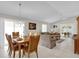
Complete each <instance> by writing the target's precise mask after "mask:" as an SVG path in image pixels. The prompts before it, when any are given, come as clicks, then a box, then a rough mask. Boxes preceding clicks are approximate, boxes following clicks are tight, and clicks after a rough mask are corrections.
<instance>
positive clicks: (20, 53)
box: [19, 44, 21, 58]
mask: <svg viewBox="0 0 79 59" xmlns="http://www.w3.org/2000/svg"><path fill="white" fill-rule="evenodd" d="M19 58H21V45H20V44H19Z"/></svg>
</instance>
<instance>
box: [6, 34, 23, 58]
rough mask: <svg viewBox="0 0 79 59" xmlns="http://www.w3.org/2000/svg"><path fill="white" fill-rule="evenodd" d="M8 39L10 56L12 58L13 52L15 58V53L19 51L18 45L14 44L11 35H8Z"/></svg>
mask: <svg viewBox="0 0 79 59" xmlns="http://www.w3.org/2000/svg"><path fill="white" fill-rule="evenodd" d="M6 39H7V41H8V44H9V55H10V56H11V55H12V52H13V57H15V52H16V51H19V49H18V44H17V43H14V42H12V38H11V35H8V34H6ZM21 49H24V47H23V46H22V47H21Z"/></svg>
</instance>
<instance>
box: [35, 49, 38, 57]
mask: <svg viewBox="0 0 79 59" xmlns="http://www.w3.org/2000/svg"><path fill="white" fill-rule="evenodd" d="M35 52H36V56H37V58H38V51H37V50H36V51H35Z"/></svg>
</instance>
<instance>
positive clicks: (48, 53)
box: [0, 38, 79, 58]
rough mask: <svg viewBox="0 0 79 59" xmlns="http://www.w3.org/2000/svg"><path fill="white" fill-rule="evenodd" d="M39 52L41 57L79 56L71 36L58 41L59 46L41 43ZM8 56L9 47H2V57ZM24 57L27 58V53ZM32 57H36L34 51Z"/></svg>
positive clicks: (0, 55)
mask: <svg viewBox="0 0 79 59" xmlns="http://www.w3.org/2000/svg"><path fill="white" fill-rule="evenodd" d="M38 53H39V58H79V54H74V45H73V39H70V38H66V39H65V40H64V41H62V42H61V43H57V46H56V47H54V48H53V49H49V48H46V47H44V46H40V45H39V49H38ZM8 57H9V56H8V53H7V48H6V47H5V49H3V48H0V58H8ZM16 58H18V52H17V53H16ZM23 58H27V54H26V56H24V57H23ZM31 58H36V54H35V53H32V54H31Z"/></svg>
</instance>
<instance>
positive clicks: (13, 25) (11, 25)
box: [4, 20, 24, 44]
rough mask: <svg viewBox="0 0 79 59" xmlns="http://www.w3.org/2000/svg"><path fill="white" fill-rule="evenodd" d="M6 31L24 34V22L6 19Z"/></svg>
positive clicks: (10, 33)
mask: <svg viewBox="0 0 79 59" xmlns="http://www.w3.org/2000/svg"><path fill="white" fill-rule="evenodd" d="M4 24H5V33H7V34H9V35H12V32H19V33H20V36H23V31H24V23H22V22H21V23H19V22H18V21H16V22H15V21H9V20H5V22H4ZM5 44H7V41H6V38H5Z"/></svg>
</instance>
